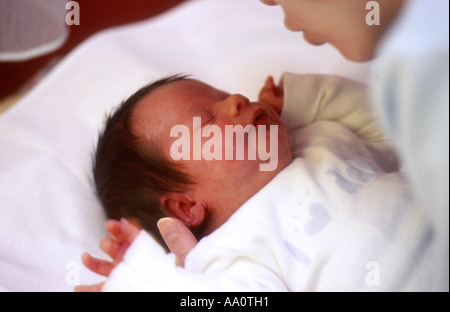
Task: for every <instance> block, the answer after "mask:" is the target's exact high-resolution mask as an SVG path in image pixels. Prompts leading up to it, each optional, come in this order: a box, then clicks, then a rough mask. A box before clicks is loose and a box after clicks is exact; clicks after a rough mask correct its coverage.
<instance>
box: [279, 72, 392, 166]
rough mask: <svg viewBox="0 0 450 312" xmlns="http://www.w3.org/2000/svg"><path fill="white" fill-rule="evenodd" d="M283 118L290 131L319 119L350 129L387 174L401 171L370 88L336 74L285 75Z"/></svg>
mask: <svg viewBox="0 0 450 312" xmlns="http://www.w3.org/2000/svg"><path fill="white" fill-rule="evenodd" d="M283 81H284V105H283V111H282V113H281V118H282V120H283V122H284V123H285V125H286V127H287V129H288V131H292V130H296V129H298V128H302V127H306V126H309V125H311V124H312V123H314V122H316V121H320V120H328V121H334V122H337V123H339V124H341V125H343V126H345V127H347V128H348V129H349V130H351V131H352V132H353V133H354V134H355V135H356V136H357V137H358V138H359V139H361V140H362V141H363V142H364V144H365V145H366V147H367V148H368V149H369V150H370V152H371V153H372V155H373V157H374V158H375V160H376V161H377V163H378V164H379V165H380V167H381V168H383V169H384V170H385V171H389V172H390V171H396V170H398V161H397V157H396V154H395V153H394V152H393V150H392V147H391V145H390V143H389V142H388V140H387V138H386V136H385V135H384V133H383V132H382V131H381V130H380V129H382V127H381V126H380V123H379V121H378V120H377V119H375V118H374V114H373V111H372V107H371V105H370V102H369V98H370V97H369V94H368V89H367V86H366V85H364V84H362V83H359V82H356V81H353V80H350V79H347V78H344V77H339V76H333V75H297V74H292V73H286V74H284V77H283Z"/></svg>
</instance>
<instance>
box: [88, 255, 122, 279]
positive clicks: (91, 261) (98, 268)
mask: <svg viewBox="0 0 450 312" xmlns="http://www.w3.org/2000/svg"><path fill="white" fill-rule="evenodd" d="M81 261H82V262H83V264H84V266H85V267H86V268H88V269H89V270H91V271H92V272H94V273H97V274H99V275H103V276H109V274H110V273H111V271H112V270H113V269H114V264H112V263H111V262H109V261H106V260H102V259H97V258H94V257H92V256H91V255H90V254H88V253H87V252H85V253H84V254H83V255H82V256H81Z"/></svg>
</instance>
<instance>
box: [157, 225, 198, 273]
mask: <svg viewBox="0 0 450 312" xmlns="http://www.w3.org/2000/svg"><path fill="white" fill-rule="evenodd" d="M158 228H159V232H160V233H161V236H162V237H163V239H164V241H165V242H166V244H167V246H168V247H169V249H170V251H171V252H172V253H173V254H174V255H175V256H176V264H177V265H178V266H180V267H184V260H185V258H186V256H187V254H188V253H189V252H190V251H191V250H192V249H193V248H194V247H195V246H196V245H197V244H198V241H197V239H196V238H195V236H194V234H192V232H191V230H189V229H188V228H187V227H186V225H184V223H183V222H181V221H180V220H178V219H176V218H162V219H160V220H159V221H158Z"/></svg>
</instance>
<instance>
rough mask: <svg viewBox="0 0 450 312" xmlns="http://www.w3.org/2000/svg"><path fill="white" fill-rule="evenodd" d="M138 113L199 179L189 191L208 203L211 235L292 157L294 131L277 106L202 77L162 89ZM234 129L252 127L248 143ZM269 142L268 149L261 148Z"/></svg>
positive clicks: (144, 129)
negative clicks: (228, 90) (219, 87)
mask: <svg viewBox="0 0 450 312" xmlns="http://www.w3.org/2000/svg"><path fill="white" fill-rule="evenodd" d="M133 116H134V118H135V121H134V127H135V128H134V131H135V132H136V133H137V134H138V135H143V136H144V137H145V139H146V140H148V141H149V142H150V141H152V142H155V143H157V144H158V146H160V147H161V148H162V149H163V153H164V155H165V156H166V157H167V158H168V159H170V160H172V162H174V163H176V164H179V165H180V169H181V170H182V171H184V172H185V173H187V174H188V175H190V176H191V177H193V178H194V182H196V184H194V185H192V187H191V188H190V189H189V190H188V191H187V192H186V196H187V197H188V198H189V200H190V201H192V202H199V201H202V202H204V203H206V206H207V218H208V225H207V228H206V230H205V232H206V233H205V234H209V232H212V231H213V230H214V229H216V228H217V227H219V226H220V225H221V224H223V222H225V221H226V220H227V219H228V218H229V217H230V216H231V215H232V214H233V213H234V212H235V211H236V210H237V209H238V208H239V207H240V206H241V205H242V204H243V203H245V201H247V200H248V199H249V198H250V197H252V196H253V195H254V194H255V193H256V192H258V191H259V190H260V189H261V188H262V187H263V186H264V185H266V184H267V183H268V182H269V181H270V180H271V179H272V178H273V177H274V176H275V175H276V174H277V173H278V172H279V171H281V170H282V169H283V168H284V167H286V166H287V165H288V164H289V162H290V161H291V149H290V145H289V139H288V135H287V132H286V129H285V127H284V125H283V124H282V122H281V120H280V118H279V116H278V114H277V113H276V112H275V110H273V109H272V108H271V107H269V106H268V105H266V104H263V103H252V102H250V101H249V100H248V99H247V98H246V97H244V96H242V95H239V94H233V95H231V94H228V93H226V92H223V91H220V90H217V89H215V88H213V87H211V86H209V85H207V84H204V83H202V82H200V81H196V80H181V81H175V82H171V83H168V84H166V85H163V86H161V87H159V88H157V89H156V90H154V91H152V92H151V93H150V94H149V95H147V96H146V97H145V98H144V99H143V100H142V101H141V102H140V103H139V104H138V105H137V107H136V108H135V111H134V114H133ZM239 125H240V126H242V127H240V128H239V127H236V126H239ZM258 126H263V127H258ZM230 129H234V130H236V131H237V132H239V129H246V130H247V131H248V134H243V132H242V131H241V132H240V134H243V135H242V138H243V144H240V143H238V142H237V140H236V139H237V136H239V135H240V134H236V135H234V138H233V135H231V136H229V135H228V134H229V133H231V132H230ZM271 134H272V136H271ZM230 140H231V143H230ZM264 143H265V144H266V147H265V149H264V152H266V153H265V154H264V153H263V152H261V151H260V149H261V148H262V147H263V145H262V144H264ZM255 144H256V145H255ZM230 151H233V152H232V153H230ZM238 153H240V155H241V156H238V155H237V154H238ZM227 155H228V156H227ZM251 155H254V157H252V156H251ZM264 155H265V156H264ZM239 157H241V158H243V159H242V160H241V159H238V158H239Z"/></svg>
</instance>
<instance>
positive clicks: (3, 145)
mask: <svg viewBox="0 0 450 312" xmlns="http://www.w3.org/2000/svg"><path fill="white" fill-rule="evenodd" d="M81 12H82V8H81ZM81 14H83V13H81ZM81 22H82V21H81ZM74 27H75V26H74ZM366 69H367V66H366V64H353V63H350V62H347V61H345V60H343V58H342V57H341V56H340V55H339V53H338V52H337V51H335V50H334V48H332V47H331V46H329V45H325V46H322V47H319V48H318V47H312V46H310V45H308V44H307V43H306V42H304V41H303V39H302V37H301V35H300V34H296V33H290V32H289V31H287V30H286V29H285V28H284V26H283V13H282V11H281V9H280V8H272V7H267V6H264V5H262V4H261V3H260V2H259V1H258V0H246V1H242V0H198V1H195V0H192V1H188V2H186V3H185V4H183V5H181V6H179V7H177V8H175V9H174V10H172V11H169V12H167V13H165V14H163V15H160V16H158V17H156V18H154V19H149V20H147V21H144V22H141V23H137V24H133V25H129V26H125V27H120V28H114V29H111V30H107V31H104V32H102V33H99V34H97V35H95V36H93V37H92V38H90V39H89V40H87V41H86V42H84V43H83V44H81V45H80V46H79V47H78V48H77V49H75V50H74V51H73V52H72V53H71V54H69V55H68V56H67V57H66V58H64V59H63V60H62V61H61V63H60V64H58V66H57V67H56V68H55V69H54V70H53V71H52V72H51V73H50V75H48V76H47V77H46V78H45V79H44V80H43V81H42V82H40V83H39V84H38V85H37V86H36V87H35V88H34V89H33V90H32V91H31V92H29V94H27V95H26V96H25V97H24V98H23V99H22V100H21V101H20V102H19V103H18V104H16V105H15V106H14V107H13V108H12V109H10V110H9V111H7V112H6V113H5V114H3V115H1V116H0V214H1V216H2V226H1V229H0V289H1V290H11V291H71V290H72V289H73V287H74V285H76V284H80V283H81V284H89V283H95V282H98V281H101V280H102V278H101V277H99V276H96V275H95V274H93V273H91V272H89V271H88V270H86V269H85V268H84V267H83V265H82V264H81V260H80V256H81V254H82V252H84V251H88V252H91V253H93V254H94V255H95V256H104V255H103V254H102V253H101V251H100V249H99V248H98V242H99V240H100V239H101V238H102V237H103V235H104V234H105V233H104V229H103V225H104V221H105V217H104V215H103V212H102V208H101V206H100V204H99V203H98V201H97V199H96V198H95V195H94V191H93V187H92V183H91V160H92V159H91V157H92V152H93V148H94V146H95V143H96V138H97V135H98V131H99V129H100V128H101V127H102V125H103V121H104V116H105V113H106V112H109V111H110V110H111V108H112V107H114V106H115V105H118V104H119V103H120V102H121V101H122V100H123V99H125V98H127V97H128V96H129V95H130V94H131V93H132V92H134V91H135V90H136V89H138V88H139V87H141V86H142V85H144V84H146V83H148V82H149V81H151V80H155V79H158V78H160V77H161V76H166V75H169V74H175V73H186V74H192V75H193V76H194V77H195V78H198V79H201V80H204V81H205V82H208V83H210V84H212V85H214V86H216V87H218V88H222V89H224V90H227V91H229V92H236V93H242V94H245V95H247V96H249V97H250V98H251V99H255V98H256V95H257V94H258V91H259V89H260V87H261V86H262V84H263V82H264V80H265V78H266V77H267V75H274V76H275V77H276V78H278V77H280V75H281V73H283V72H285V71H291V72H297V73H307V72H309V73H339V74H340V75H344V76H349V77H351V78H355V79H361V80H363V79H365V77H366V73H367V71H366Z"/></svg>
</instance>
